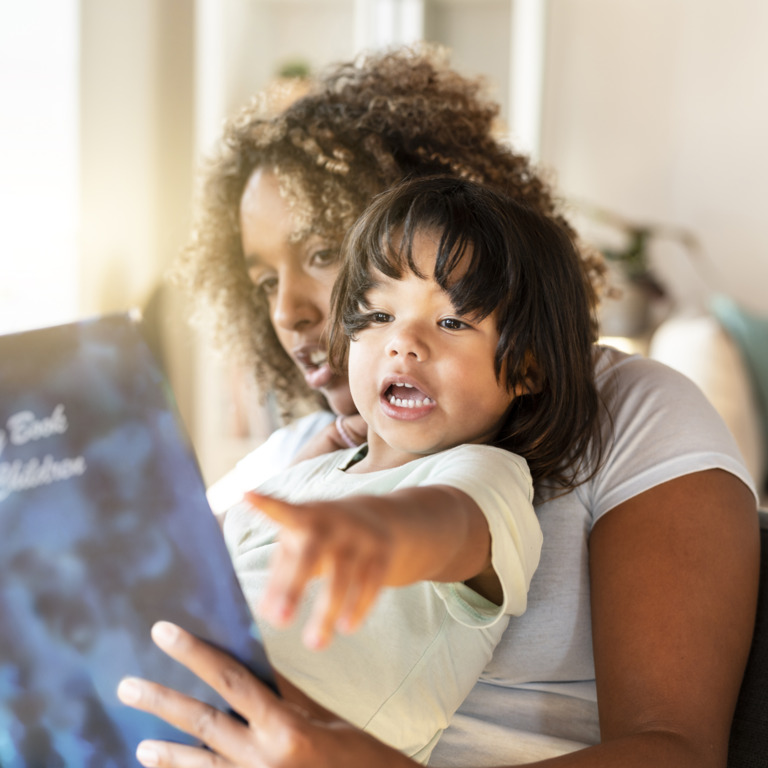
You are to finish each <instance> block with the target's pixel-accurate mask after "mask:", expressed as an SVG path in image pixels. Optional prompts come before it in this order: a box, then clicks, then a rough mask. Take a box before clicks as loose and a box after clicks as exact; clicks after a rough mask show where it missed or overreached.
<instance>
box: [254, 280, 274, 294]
mask: <svg viewBox="0 0 768 768" xmlns="http://www.w3.org/2000/svg"><path fill="white" fill-rule="evenodd" d="M256 287H257V288H258V289H259V290H260V291H261V292H262V293H263V294H264V295H265V296H274V294H275V293H277V278H276V277H275V276H274V275H265V276H264V277H261V278H259V279H258V280H256Z"/></svg>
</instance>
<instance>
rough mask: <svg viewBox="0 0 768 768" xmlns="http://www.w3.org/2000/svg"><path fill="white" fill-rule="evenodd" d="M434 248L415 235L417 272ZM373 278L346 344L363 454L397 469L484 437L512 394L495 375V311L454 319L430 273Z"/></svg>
mask: <svg viewBox="0 0 768 768" xmlns="http://www.w3.org/2000/svg"><path fill="white" fill-rule="evenodd" d="M436 248H437V240H436V239H435V238H433V237H432V236H431V235H430V233H429V232H418V233H417V234H416V237H415V238H414V243H413V253H414V261H415V263H416V266H417V267H418V269H419V271H420V272H422V273H423V274H426V275H430V276H431V275H432V272H433V268H434V263H435V252H436ZM377 277H378V284H377V285H376V286H375V287H374V288H373V289H372V290H371V291H370V292H369V293H368V295H367V301H368V304H369V305H370V310H367V311H366V313H367V314H368V316H369V319H370V322H369V325H368V326H367V327H365V328H364V329H363V330H361V331H358V332H357V334H356V340H354V341H351V342H350V346H349V379H350V388H351V390H352V397H353V399H354V401H355V403H356V405H357V408H358V410H359V412H360V413H361V414H362V416H363V417H364V418H365V421H366V422H367V424H368V426H369V435H368V437H369V444H370V449H369V451H370V452H369V456H370V457H371V458H372V459H373V460H374V462H375V463H377V464H378V463H381V464H382V465H390V466H397V465H398V464H403V463H405V462H407V461H410V460H412V459H413V458H414V455H413V454H417V455H426V454H431V453H436V452H437V451H441V450H444V449H446V448H451V447H453V446H456V445H459V444H461V443H483V442H488V441H490V440H491V439H492V438H493V437H494V435H495V434H496V432H497V430H498V428H499V426H500V424H501V421H502V418H503V416H504V415H505V413H506V412H507V409H508V408H509V405H510V403H511V402H512V400H513V399H514V397H515V393H514V392H511V391H509V390H508V389H507V388H506V386H505V384H504V383H500V382H499V381H497V379H496V376H495V373H494V354H495V352H496V345H497V343H498V340H499V334H498V332H497V331H496V318H495V316H494V315H493V314H492V315H490V316H488V317H486V318H485V319H484V320H482V321H479V322H477V321H473V320H472V319H471V318H467V317H459V316H458V314H457V313H456V310H455V309H454V307H453V305H452V303H451V300H450V298H449V297H448V295H447V294H446V293H445V292H444V291H443V290H442V289H441V288H440V287H439V286H438V285H437V283H435V282H434V280H433V279H432V278H431V277H428V278H427V279H424V280H422V279H420V278H419V277H417V276H416V275H414V274H413V273H411V272H406V273H405V274H404V275H403V278H402V279H401V280H393V279H390V278H387V277H385V276H384V275H382V274H380V273H379V274H378V275H377ZM503 373H504V372H503V371H502V374H503ZM503 381H504V376H503V375H502V377H501V382H503ZM377 456H378V459H377V458H376V457H377Z"/></svg>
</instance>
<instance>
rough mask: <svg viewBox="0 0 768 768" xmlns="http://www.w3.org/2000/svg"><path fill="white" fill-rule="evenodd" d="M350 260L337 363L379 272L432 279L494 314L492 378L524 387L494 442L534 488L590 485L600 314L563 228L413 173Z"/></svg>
mask: <svg viewBox="0 0 768 768" xmlns="http://www.w3.org/2000/svg"><path fill="white" fill-rule="evenodd" d="M417 232H429V233H430V234H432V235H433V236H435V237H436V238H438V246H437V255H436V261H435V267H434V272H433V274H432V275H423V274H421V273H420V272H419V271H418V269H417V267H416V264H415V263H414V260H413V239H414V236H415V234H416V233H417ZM343 259H344V261H343V265H342V268H341V273H340V275H339V278H338V281H337V283H336V286H335V288H334V294H333V300H332V316H331V322H330V327H331V337H330V354H331V359H332V361H333V364H334V365H335V366H336V367H337V368H340V367H343V365H344V362H345V359H346V353H347V350H348V348H349V343H350V340H352V341H353V340H354V339H355V335H356V334H357V333H359V332H360V331H361V330H363V329H364V328H365V327H366V325H367V323H368V315H367V311H366V310H367V304H366V296H367V293H368V291H369V290H370V288H371V287H372V285H373V283H374V281H375V280H376V274H377V273H381V274H384V275H386V276H387V277H390V278H394V279H400V278H401V277H402V276H403V274H404V273H405V272H412V273H414V274H416V275H417V276H419V277H422V278H433V279H434V280H435V282H436V283H437V284H438V285H439V286H440V287H441V288H442V289H443V290H444V291H445V292H446V293H447V294H448V296H449V297H450V299H451V302H452V304H453V306H454V307H455V309H456V312H457V313H459V314H460V315H463V316H466V317H474V318H477V319H482V318H485V317H488V316H489V315H491V314H492V313H495V318H496V323H497V329H498V332H499V343H498V345H497V348H496V355H495V360H494V367H495V371H496V376H497V378H499V377H501V376H504V377H505V379H506V381H505V383H506V385H507V387H509V388H510V389H512V388H515V387H518V386H520V385H522V386H523V387H524V388H525V389H527V392H526V394H524V395H522V396H520V397H518V398H516V400H515V401H514V402H513V405H512V409H511V411H510V413H509V415H508V418H507V419H506V420H505V423H504V425H503V426H502V429H501V430H500V432H499V435H498V437H497V440H496V444H497V445H499V446H500V447H503V448H507V449H509V450H511V451H514V452H515V453H518V454H520V455H521V456H523V457H524V458H525V459H526V460H527V461H528V464H529V466H530V469H531V474H532V475H533V478H534V481H535V482H537V483H540V482H541V481H542V480H545V481H550V482H553V483H557V484H559V485H562V486H563V487H565V488H568V487H572V486H574V485H575V484H576V483H577V482H581V481H583V480H584V477H583V475H582V476H579V471H580V469H581V468H582V467H583V466H584V464H583V461H584V460H585V459H586V458H587V456H588V454H591V452H592V451H594V450H598V451H599V443H600V435H599V429H598V421H597V413H598V408H599V399H598V394H597V390H596V387H595V383H594V372H593V370H594V369H593V360H592V345H593V338H594V337H593V333H594V317H593V309H592V302H591V287H590V285H589V283H588V280H587V277H586V275H585V273H584V269H583V266H582V264H581V262H580V257H579V253H578V251H577V249H576V247H575V245H574V243H573V240H572V238H571V236H570V234H569V232H568V230H567V229H566V228H565V227H563V226H562V225H561V224H560V223H558V222H557V221H556V220H555V219H553V218H552V217H550V216H545V215H543V214H541V213H540V212H538V211H536V210H534V209H532V208H529V207H526V206H523V205H521V204H519V203H517V202H515V201H514V200H513V199H511V198H509V197H507V196H505V195H503V194H501V193H499V192H496V191H494V190H491V189H490V188H487V187H484V186H481V185H479V184H476V183H474V182H471V181H467V180H462V179H456V178H452V177H445V176H441V177H425V178H415V179H412V180H410V181H406V182H404V183H401V184H399V185H397V186H396V187H394V188H392V189H390V190H389V191H387V192H384V193H382V194H380V195H379V196H377V197H376V198H375V199H374V201H373V203H372V204H371V205H370V206H369V208H368V209H366V211H365V212H364V213H363V215H362V216H361V217H360V218H359V219H358V221H357V222H356V224H355V226H354V227H353V228H352V229H351V231H350V233H349V235H348V237H347V238H346V240H345V244H344V248H343ZM589 458H590V462H589V465H590V467H592V468H594V467H595V466H597V464H598V462H597V461H594V462H593V461H592V460H594V459H595V456H594V455H590V456H589ZM577 478H578V480H577Z"/></svg>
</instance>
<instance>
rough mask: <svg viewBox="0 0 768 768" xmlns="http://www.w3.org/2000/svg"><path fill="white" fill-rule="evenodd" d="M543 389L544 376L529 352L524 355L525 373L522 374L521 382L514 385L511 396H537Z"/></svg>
mask: <svg viewBox="0 0 768 768" xmlns="http://www.w3.org/2000/svg"><path fill="white" fill-rule="evenodd" d="M543 388H544V374H543V373H542V371H541V368H539V365H538V363H537V362H536V360H535V359H534V357H533V354H532V353H531V351H530V350H529V351H528V352H526V353H525V373H524V374H523V378H522V381H520V382H518V383H517V384H515V386H514V388H513V394H514V395H515V397H520V395H537V394H538V393H539V392H541V390H542V389H543Z"/></svg>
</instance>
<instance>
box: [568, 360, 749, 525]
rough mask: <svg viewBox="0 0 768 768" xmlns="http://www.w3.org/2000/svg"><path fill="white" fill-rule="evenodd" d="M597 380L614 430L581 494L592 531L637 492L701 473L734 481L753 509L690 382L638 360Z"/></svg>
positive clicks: (716, 423) (735, 464)
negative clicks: (727, 475)
mask: <svg viewBox="0 0 768 768" xmlns="http://www.w3.org/2000/svg"><path fill="white" fill-rule="evenodd" d="M603 379H604V380H603V381H602V382H601V392H602V393H603V397H604V400H605V403H606V405H607V407H608V409H609V411H610V414H611V419H612V424H611V436H610V438H609V441H608V444H607V445H606V447H605V449H604V455H603V460H602V464H601V465H600V467H599V469H598V471H597V473H596V474H595V476H594V478H593V479H592V480H591V481H590V482H589V483H588V486H587V488H586V489H585V490H586V492H587V493H588V495H589V498H588V499H587V500H586V503H587V505H588V506H589V508H590V509H591V510H592V523H593V524H594V522H596V521H597V520H598V519H599V518H600V517H601V516H602V515H604V514H605V513H606V512H608V511H610V510H611V509H613V508H615V507H616V506H618V505H619V504H621V503H623V502H624V501H627V500H628V499H630V498H632V497H633V496H636V495H638V494H639V493H642V492H643V491H646V490H648V489H650V488H652V487H654V486H656V485H660V484H661V483H664V482H667V481H669V480H673V479H675V478H677V477H682V476H683V475H686V474H690V473H692V472H698V471H702V470H706V469H723V470H725V471H727V472H730V473H732V474H734V475H736V476H737V477H739V478H740V479H741V480H742V481H743V482H744V483H745V484H746V485H747V486H748V487H749V488H750V489H751V490H752V492H753V494H754V495H755V499H756V501H757V492H756V490H755V485H754V482H753V480H752V478H751V477H750V475H749V472H748V471H747V469H746V467H745V465H744V461H743V459H742V457H741V454H740V452H739V449H738V447H737V445H736V442H735V440H734V439H733V436H732V435H731V433H730V432H729V430H728V427H727V426H726V425H725V422H724V421H723V420H722V418H721V417H720V415H719V414H718V413H717V411H716V410H715V409H714V407H713V406H712V405H711V404H710V402H709V401H708V400H707V398H706V397H705V396H704V394H703V393H702V391H701V390H700V389H699V388H698V387H697V386H696V385H695V384H694V383H693V382H692V381H691V380H690V379H688V378H687V377H686V376H684V375H683V374H681V373H679V372H677V371H674V370H672V369H671V368H669V367H668V366H666V365H664V364H662V363H659V362H656V361H654V360H649V359H647V358H643V357H640V356H633V357H626V358H623V359H622V360H621V361H620V362H619V363H618V364H617V365H613V366H612V367H611V368H610V369H609V371H607V372H606V373H605V374H603ZM606 379H607V380H606ZM577 490H579V492H584V491H583V490H582V489H577Z"/></svg>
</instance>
